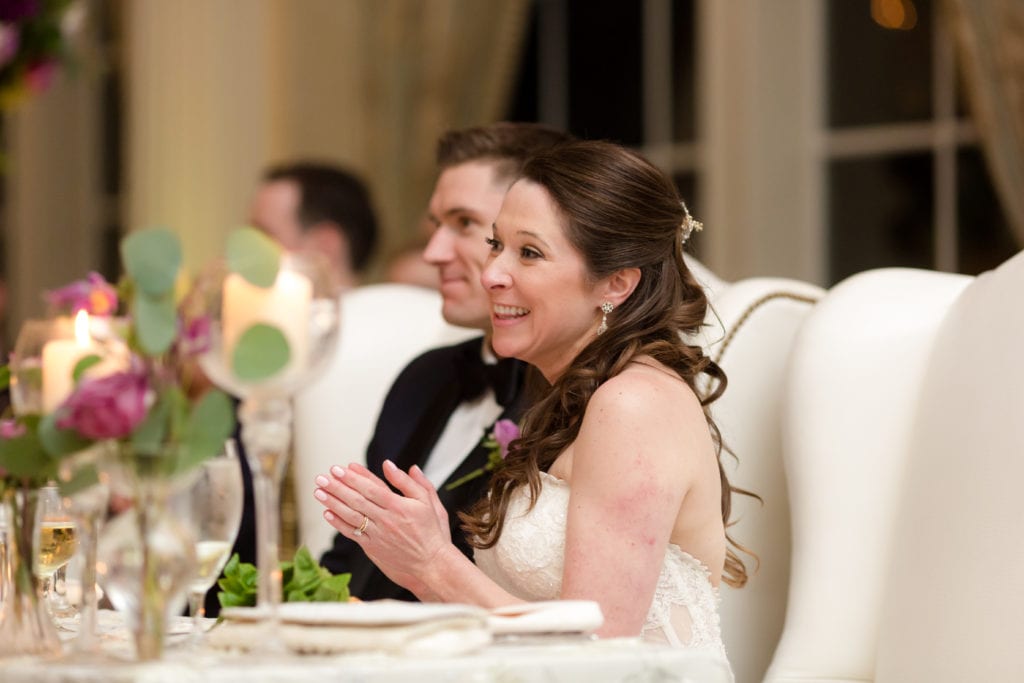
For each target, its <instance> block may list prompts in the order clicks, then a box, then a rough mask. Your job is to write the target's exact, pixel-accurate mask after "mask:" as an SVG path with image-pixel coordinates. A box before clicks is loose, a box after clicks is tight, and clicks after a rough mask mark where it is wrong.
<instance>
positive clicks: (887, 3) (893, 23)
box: [871, 0, 917, 31]
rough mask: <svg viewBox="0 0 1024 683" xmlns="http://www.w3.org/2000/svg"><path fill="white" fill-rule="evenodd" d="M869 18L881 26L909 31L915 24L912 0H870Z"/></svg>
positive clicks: (915, 15) (915, 18)
mask: <svg viewBox="0 0 1024 683" xmlns="http://www.w3.org/2000/svg"><path fill="white" fill-rule="evenodd" d="M871 18H872V19H874V20H875V23H876V24H878V25H879V26H881V27H882V28H889V29H894V30H897V31H909V30H910V29H912V28H914V27H915V26H917V8H916V7H914V3H913V0H871Z"/></svg>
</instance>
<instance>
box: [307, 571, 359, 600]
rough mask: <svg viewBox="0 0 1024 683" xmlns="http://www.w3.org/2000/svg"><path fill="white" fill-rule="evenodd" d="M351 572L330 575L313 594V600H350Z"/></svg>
mask: <svg viewBox="0 0 1024 683" xmlns="http://www.w3.org/2000/svg"><path fill="white" fill-rule="evenodd" d="M351 579H352V575H351V574H347V573H346V574H337V575H335V576H328V577H327V578H326V579H324V580H323V582H322V583H321V584H320V586H319V587H318V588H317V589H316V592H315V593H314V594H313V599H312V601H313V602H348V599H349V597H350V595H349V590H348V584H349V581H350V580H351Z"/></svg>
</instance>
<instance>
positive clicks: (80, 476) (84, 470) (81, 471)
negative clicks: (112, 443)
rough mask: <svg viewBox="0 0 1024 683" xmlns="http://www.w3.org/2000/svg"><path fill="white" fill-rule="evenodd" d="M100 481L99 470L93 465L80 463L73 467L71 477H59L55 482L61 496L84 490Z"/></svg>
mask: <svg viewBox="0 0 1024 683" xmlns="http://www.w3.org/2000/svg"><path fill="white" fill-rule="evenodd" d="M98 483H100V476H99V472H98V471H97V470H96V466H95V465H82V466H81V467H78V468H76V469H75V471H74V473H73V474H72V475H71V478H70V479H68V480H66V481H65V480H64V479H61V480H59V481H58V482H57V486H58V487H59V488H60V493H61V495H62V496H73V495H75V494H76V493H78V492H79V491H84V490H86V489H87V488H89V487H90V486H95V485H96V484H98Z"/></svg>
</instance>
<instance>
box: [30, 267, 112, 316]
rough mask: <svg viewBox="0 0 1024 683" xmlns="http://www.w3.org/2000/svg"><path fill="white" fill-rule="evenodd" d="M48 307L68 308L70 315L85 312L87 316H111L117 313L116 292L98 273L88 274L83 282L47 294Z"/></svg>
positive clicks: (79, 281) (77, 281)
mask: <svg viewBox="0 0 1024 683" xmlns="http://www.w3.org/2000/svg"><path fill="white" fill-rule="evenodd" d="M47 299H49V301H50V305H51V306H54V307H55V308H68V309H71V312H72V313H77V312H78V311H86V312H87V313H88V314H89V315H113V314H114V312H115V311H117V292H116V291H115V290H114V288H113V287H112V286H111V285H110V283H109V282H107V281H106V280H104V279H103V276H102V275H100V274H99V273H89V276H88V277H87V278H86V279H85V280H76V281H75V282H72V283H71V284H70V285H66V286H64V287H61V288H60V289H55V290H54V291H52V292H49V293H48V294H47Z"/></svg>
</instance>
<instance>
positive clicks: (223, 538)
mask: <svg viewBox="0 0 1024 683" xmlns="http://www.w3.org/2000/svg"><path fill="white" fill-rule="evenodd" d="M243 499H244V493H243V488H242V469H241V463H240V462H239V460H238V453H237V450H236V448H235V442H234V441H233V440H231V439H228V440H227V442H225V444H224V450H223V451H222V452H221V453H220V454H218V455H217V456H216V457H213V458H210V459H209V460H206V461H205V462H203V464H202V465H200V472H199V476H198V477H197V479H196V481H195V483H194V484H193V485H192V487H191V488H190V489H189V490H188V491H186V492H185V493H184V495H182V496H181V497H180V498H179V499H178V502H179V504H180V505H181V506H182V508H183V511H184V512H185V513H186V514H187V516H188V519H189V520H190V521H191V524H192V528H193V531H194V532H195V538H196V558H197V559H198V565H199V569H198V570H197V571H196V573H195V574H194V575H193V577H192V581H191V583H190V584H189V613H190V614H191V615H192V629H193V635H192V642H193V644H195V643H198V642H199V639H200V638H201V636H202V621H201V620H202V617H203V615H204V614H205V610H204V608H203V601H204V600H205V598H206V592H207V591H208V590H210V588H212V587H213V585H214V583H216V581H217V579H218V578H219V577H220V573H221V571H222V570H223V569H224V565H225V564H226V563H227V561H228V557H229V556H230V555H231V548H232V547H233V546H234V544H235V537H236V536H238V526H239V524H240V523H241V521H242V504H243Z"/></svg>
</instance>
